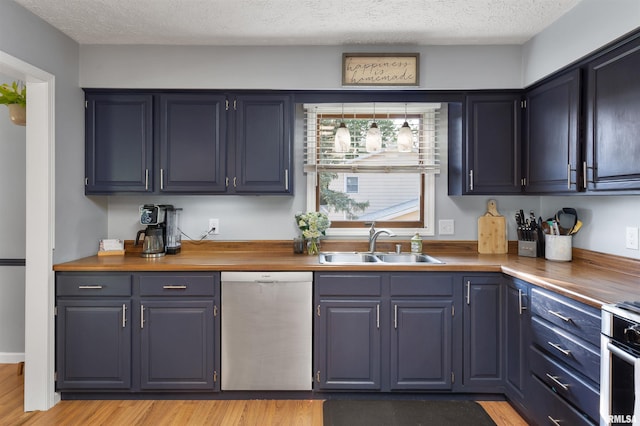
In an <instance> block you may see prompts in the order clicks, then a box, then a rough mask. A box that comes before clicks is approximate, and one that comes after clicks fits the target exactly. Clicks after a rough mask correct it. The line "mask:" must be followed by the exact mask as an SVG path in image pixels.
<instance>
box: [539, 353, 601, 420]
mask: <svg viewBox="0 0 640 426" xmlns="http://www.w3.org/2000/svg"><path fill="white" fill-rule="evenodd" d="M531 371H532V372H533V373H534V374H535V375H537V376H538V378H539V379H540V380H542V381H543V382H544V383H545V384H546V385H547V386H549V387H551V389H552V390H553V391H554V392H556V393H557V394H558V395H561V396H562V397H563V398H565V399H566V400H568V401H569V402H571V403H572V404H574V405H575V406H577V407H579V408H580V409H581V410H582V411H584V412H585V413H587V414H588V415H589V416H590V417H591V418H592V419H597V418H598V416H599V404H600V393H599V391H598V389H596V388H595V387H594V386H593V385H592V384H590V383H588V382H586V381H585V380H584V379H581V378H579V377H578V376H577V375H576V374H575V373H573V372H571V371H570V370H569V369H567V368H565V367H563V366H561V365H560V364H558V363H557V362H555V361H553V360H552V359H550V358H549V357H547V356H546V355H544V354H543V353H542V352H540V351H539V350H537V349H535V348H532V350H531Z"/></svg>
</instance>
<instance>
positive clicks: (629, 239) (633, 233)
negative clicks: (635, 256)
mask: <svg viewBox="0 0 640 426" xmlns="http://www.w3.org/2000/svg"><path fill="white" fill-rule="evenodd" d="M625 247H626V248H628V249H630V250H638V228H636V227H635V226H627V233H626V238H625Z"/></svg>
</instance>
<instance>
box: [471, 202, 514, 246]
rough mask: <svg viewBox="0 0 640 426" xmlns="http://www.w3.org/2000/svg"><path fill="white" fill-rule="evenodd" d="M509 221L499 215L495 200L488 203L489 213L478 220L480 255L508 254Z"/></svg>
mask: <svg viewBox="0 0 640 426" xmlns="http://www.w3.org/2000/svg"><path fill="white" fill-rule="evenodd" d="M507 250H508V246H507V221H506V219H505V217H504V216H502V215H501V214H500V213H498V207H497V206H496V201H495V200H489V202H488V203H487V212H486V213H485V214H484V215H483V216H480V217H479V218H478V253H482V254H504V253H507Z"/></svg>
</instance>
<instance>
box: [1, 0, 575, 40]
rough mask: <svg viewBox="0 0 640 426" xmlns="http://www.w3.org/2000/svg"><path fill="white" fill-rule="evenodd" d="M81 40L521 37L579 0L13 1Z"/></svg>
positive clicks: (543, 24)
mask: <svg viewBox="0 0 640 426" xmlns="http://www.w3.org/2000/svg"><path fill="white" fill-rule="evenodd" d="M14 1H16V2H17V3H19V4H21V5H23V6H24V7H26V8H27V9H29V10H30V11H32V12H33V13H35V14H36V15H38V16H40V17H41V18H42V19H44V20H45V21H47V22H49V23H50V24H51V25H53V26H54V27H56V28H58V29H60V30H61V31H63V32H64V33H65V34H67V35H68V36H70V37H71V38H73V39H74V40H76V41H77V42H78V43H80V44H162V45H225V46H227V45H228V46H234V45H235V46H237V45H253V46H259V45H347V44H353V45H359V44H374V45H381V44H382V45H383V44H396V45H397V44H410V45H429V44H522V43H524V42H526V41H527V40H529V39H530V38H531V37H532V36H534V35H535V34H537V33H539V32H540V31H542V30H543V29H544V28H545V27H547V26H548V25H549V24H551V23H552V22H553V21H555V20H556V19H558V18H559V17H560V16H561V15H563V14H564V13H566V12H567V11H568V10H570V9H571V8H573V7H574V6H575V5H576V4H578V3H579V2H580V1H581V0H14Z"/></svg>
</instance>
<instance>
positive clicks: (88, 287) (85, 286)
mask: <svg viewBox="0 0 640 426" xmlns="http://www.w3.org/2000/svg"><path fill="white" fill-rule="evenodd" d="M78 288H79V289H81V290H100V289H102V286H101V285H79V286H78Z"/></svg>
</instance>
